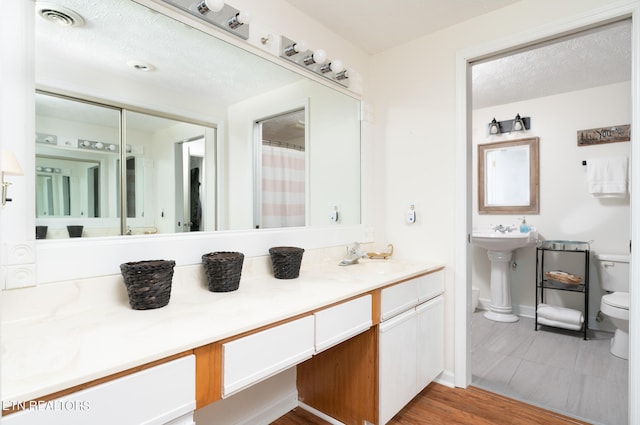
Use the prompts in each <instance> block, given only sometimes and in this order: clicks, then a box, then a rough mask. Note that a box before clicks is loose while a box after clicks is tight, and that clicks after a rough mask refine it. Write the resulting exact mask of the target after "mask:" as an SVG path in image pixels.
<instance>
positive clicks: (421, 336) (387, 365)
mask: <svg viewBox="0 0 640 425" xmlns="http://www.w3.org/2000/svg"><path fill="white" fill-rule="evenodd" d="M443 293H444V272H443V271H438V272H435V273H431V274H428V275H424V276H420V277H417V278H415V279H411V280H408V281H406V282H403V283H399V284H397V285H394V286H391V287H388V288H384V289H383V290H382V292H381V300H380V303H381V311H380V318H381V322H380V326H379V388H378V391H379V403H378V406H379V414H378V417H379V424H385V423H387V422H388V421H389V420H390V419H391V418H393V416H394V415H395V414H396V413H398V412H399V411H400V409H402V408H403V407H404V406H405V405H406V404H407V403H408V402H409V401H410V400H411V399H412V398H413V397H415V396H416V395H417V394H418V393H419V392H420V391H422V389H424V388H425V387H426V386H427V385H428V384H429V383H430V382H431V381H433V379H434V378H436V377H437V376H438V375H439V374H440V373H441V372H442V371H443V370H444V295H443Z"/></svg>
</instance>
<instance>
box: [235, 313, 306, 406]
mask: <svg viewBox="0 0 640 425" xmlns="http://www.w3.org/2000/svg"><path fill="white" fill-rule="evenodd" d="M313 324H314V317H313V316H307V317H303V318H301V319H297V320H294V321H291V322H287V323H284V324H282V325H279V326H276V327H273V328H269V329H266V330H264V331H261V332H257V333H255V334H251V335H248V336H245V337H243V338H239V339H236V340H234V341H231V342H227V343H225V344H223V345H222V359H223V360H222V365H223V366H222V369H223V370H222V396H223V397H227V396H229V395H231V394H233V393H235V392H237V391H240V390H241V389H243V388H246V387H248V386H250V385H252V384H255V383H256V382H259V381H261V380H263V379H265V378H268V377H269V376H272V375H275V374H276V373H278V372H281V371H283V370H285V369H287V368H289V367H291V366H293V365H296V364H298V363H300V362H302V361H304V360H307V359H309V358H311V356H312V355H313V353H314V337H313V328H314V326H313Z"/></svg>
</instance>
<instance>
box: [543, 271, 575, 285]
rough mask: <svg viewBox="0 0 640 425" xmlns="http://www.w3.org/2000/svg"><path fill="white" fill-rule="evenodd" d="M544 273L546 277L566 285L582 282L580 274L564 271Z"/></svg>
mask: <svg viewBox="0 0 640 425" xmlns="http://www.w3.org/2000/svg"><path fill="white" fill-rule="evenodd" d="M544 275H545V277H546V278H547V279H552V280H555V281H558V282H560V283H565V284H567V285H580V284H581V283H582V278H581V277H580V276H575V275H572V274H570V273H566V272H560V271H550V272H545V273H544Z"/></svg>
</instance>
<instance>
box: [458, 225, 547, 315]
mask: <svg viewBox="0 0 640 425" xmlns="http://www.w3.org/2000/svg"><path fill="white" fill-rule="evenodd" d="M498 228H499V229H500V230H495V229H496V227H491V228H479V229H475V230H474V231H473V233H472V234H471V242H472V243H473V244H474V245H477V246H479V247H480V248H485V249H486V250H487V255H488V256H489V260H490V261H491V305H490V310H489V311H487V312H486V313H485V314H484V317H486V318H487V319H489V320H494V321H496V322H517V321H518V316H516V315H515V314H513V310H512V308H511V282H510V280H511V279H510V278H509V263H510V262H511V256H512V254H513V251H514V250H516V249H518V248H523V247H526V246H532V245H535V244H536V242H537V239H538V234H537V232H536V231H535V230H534V229H533V228H532V229H531V231H529V232H526V233H520V232H519V231H518V229H517V227H516V226H513V227H504V226H499V227H498ZM514 228H515V230H514Z"/></svg>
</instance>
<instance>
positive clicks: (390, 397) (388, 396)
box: [378, 309, 417, 424]
mask: <svg viewBox="0 0 640 425" xmlns="http://www.w3.org/2000/svg"><path fill="white" fill-rule="evenodd" d="M415 315H416V312H415V309H411V310H409V311H407V312H405V313H403V314H401V315H399V316H397V317H394V318H393V319H391V320H388V321H386V322H383V323H381V324H380V339H379V344H380V345H379V378H378V379H379V388H378V392H379V423H380V424H385V423H387V422H388V421H389V420H390V419H391V418H393V416H394V415H395V414H396V413H398V412H399V411H400V410H401V409H402V408H403V407H404V406H405V405H406V404H407V403H408V402H409V401H410V400H411V399H412V398H413V397H414V396H415V395H416V332H417V328H416V316H415Z"/></svg>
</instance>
